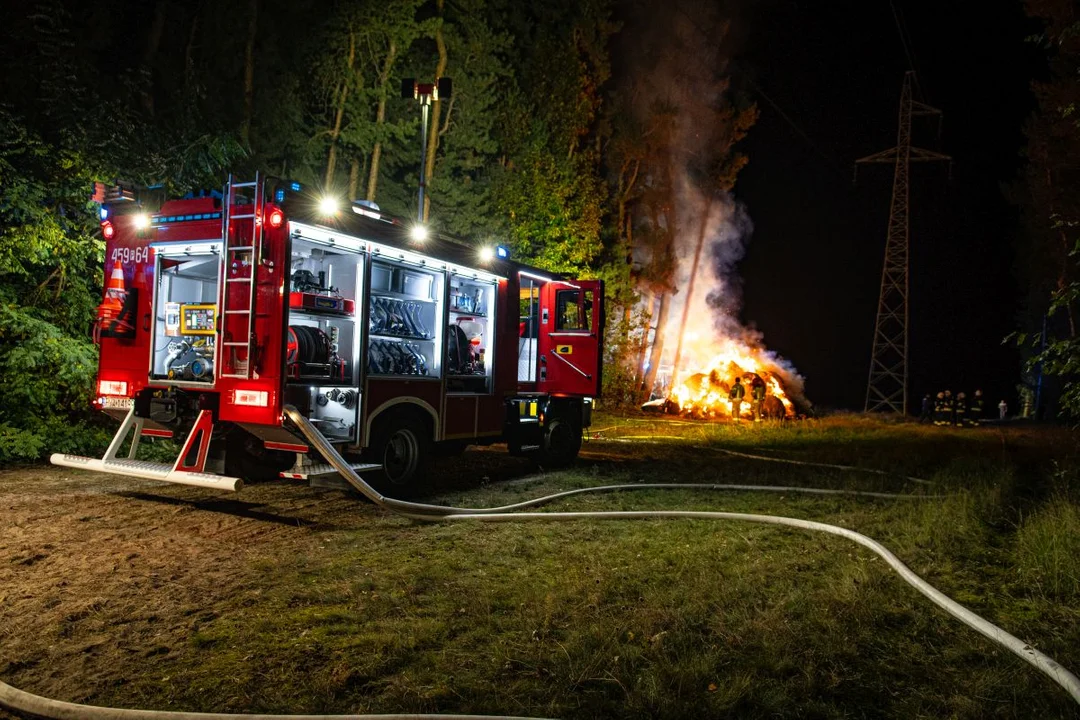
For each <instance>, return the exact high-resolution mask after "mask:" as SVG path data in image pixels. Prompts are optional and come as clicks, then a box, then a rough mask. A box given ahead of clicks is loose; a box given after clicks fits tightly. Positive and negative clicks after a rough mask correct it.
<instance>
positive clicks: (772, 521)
mask: <svg viewBox="0 0 1080 720" xmlns="http://www.w3.org/2000/svg"><path fill="white" fill-rule="evenodd" d="M285 414H286V415H287V416H288V417H289V419H290V420H292V422H293V423H294V424H295V425H296V427H297V428H298V429H299V430H300V431H301V433H302V434H303V435H304V436H305V437H306V438H307V439H308V441H309V442H310V443H311V444H312V446H313V447H314V448H315V449H316V450H318V451H319V453H320V454H322V455H323V457H325V458H326V459H327V460H328V461H329V462H330V464H331V465H333V466H334V468H335V469H337V471H338V472H339V473H340V474H341V476H342V477H343V478H345V480H346V481H348V483H349V484H350V485H351V486H352V487H353V488H355V489H356V490H357V491H358V492H359V493H360V494H362V495H364V496H365V497H366V498H368V499H369V500H371V502H372V503H374V504H375V505H376V506H378V507H380V508H383V509H385V510H388V511H390V512H393V513H395V514H397V515H401V516H403V517H406V518H410V519H412V520H417V521H423V522H446V521H458V520H473V521H477V522H515V521H519V520H539V521H548V522H551V521H566V520H582V519H602V520H640V519H656V518H683V519H697V520H735V521H742V522H754V523H764V524H769V525H781V526H786V527H792V528H797V529H800V530H811V531H816V532H823V533H828V534H830V535H837V536H839V537H843V538H847V539H848V540H851V541H852V542H855V543H857V544H859V545H862V546H863V547H865V548H867V549H868V550H870V551H871V552H873V553H875V554H876V555H877V556H878V557H880V558H881V559H883V560H884V561H885V562H886V563H887V564H888V565H889V567H890V568H892V569H893V570H894V571H895V572H896V573H897V574H898V575H899V576H900V577H901V578H902V579H903V580H904V581H905V582H906V583H908V584H909V585H911V586H912V587H913V588H915V589H916V590H917V591H919V592H920V593H921V594H922V595H923V596H925V597H926V598H928V599H929V600H930V601H931V602H933V603H934V604H935V605H937V606H938V607H940V608H941V609H943V610H945V612H947V613H948V614H949V615H952V616H953V617H954V618H956V619H957V620H959V621H960V622H962V623H964V624H965V625H967V626H968V627H970V628H972V629H974V630H976V631H977V632H979V633H980V634H982V635H983V636H985V637H987V638H989V639H990V640H991V641H993V642H995V643H997V644H998V645H1000V646H1002V647H1004V648H1005V649H1006V650H1008V651H1009V652H1011V653H1013V654H1015V655H1016V656H1018V657H1020V658H1021V659H1023V660H1024V661H1025V662H1027V663H1030V664H1031V665H1033V666H1034V667H1035V668H1036V669H1038V670H1039V672H1041V673H1043V674H1044V675H1046V676H1047V677H1049V678H1050V679H1051V680H1053V681H1054V682H1056V683H1057V684H1058V685H1060V686H1061V687H1062V688H1064V689H1065V691H1066V692H1068V693H1069V695H1070V696H1071V697H1072V698H1073V700H1075V701H1076V702H1077V703H1080V678H1077V677H1076V675H1074V674H1073V673H1071V672H1069V671H1068V670H1067V669H1065V668H1064V667H1062V666H1061V665H1059V664H1058V663H1057V662H1056V661H1055V660H1054V659H1053V658H1051V657H1049V656H1048V655H1046V654H1044V653H1042V652H1040V651H1039V650H1036V649H1035V648H1034V647H1032V646H1031V645H1029V644H1028V643H1025V642H1024V641H1023V640H1020V639H1019V638H1017V637H1016V636H1014V635H1012V634H1010V633H1008V632H1007V631H1005V630H1003V629H1002V628H1000V627H998V626H997V625H994V624H993V623H991V622H990V621H988V620H986V619H985V618H983V617H981V616H979V615H977V614H976V613H974V612H972V611H971V610H968V609H967V608H965V607H964V606H962V605H960V604H959V603H958V602H956V601H955V600H953V599H951V598H950V597H948V596H947V595H945V594H944V593H942V592H941V591H940V590H938V589H937V588H935V587H934V586H933V585H931V584H930V583H928V582H926V581H925V580H923V579H922V578H921V577H920V576H919V575H917V574H916V573H915V572H914V571H912V570H911V568H909V567H908V566H907V565H905V564H904V563H903V562H902V561H901V560H900V559H899V558H897V557H896V556H895V555H894V554H893V553H892V552H890V551H889V550H888V549H887V548H886V547H885V546H883V545H881V544H880V543H878V542H877V541H876V540H873V539H872V538H870V537H867V536H866V535H863V534H861V533H857V532H855V531H853V530H848V529H847V528H843V527H840V526H837V525H829V524H827V523H821V522H816V521H813V520H801V519H798V518H789V517H782V516H776V515H756V514H751V513H734V512H722V511H690V510H648V511H640V510H623V511H596V512H543V513H537V512H520V510H523V509H525V508H533V507H537V506H539V505H543V504H547V503H549V502H552V501H554V500H557V499H561V498H565V497H570V496H573V495H579V494H585V493H590V492H592V493H596V492H615V491H622V490H632V489H690V488H692V489H725V490H755V491H756V490H770V491H780V492H810V493H816V494H858V495H866V496H871V497H899V498H927V497H931V496H926V495H890V494H887V493H871V492H856V491H845V490H826V489H819V488H794V487H784V488H779V487H773V486H756V485H715V484H713V485H702V484H688V483H649V484H638V485H608V486H603V487H595V488H582V489H578V490H569V491H566V492H561V493H555V494H553V495H547V496H544V497H539V498H535V499H532V500H526V501H524V502H520V503H514V504H512V505H505V506H502V507H495V508H455V507H447V506H442V505H428V504H424V503H414V502H409V501H405V500H397V499H394V498H388V497H385V496H383V495H382V494H380V493H379V492H378V491H376V490H375V489H374V488H372V487H371V486H370V485H368V484H367V483H366V482H365V481H364V480H363V479H362V478H361V477H360V476H359V475H357V474H356V472H355V471H353V469H352V468H351V467H350V466H349V463H348V462H347V461H346V460H345V459H344V458H342V457H341V455H340V454H338V452H337V450H335V449H334V447H333V446H332V445H331V444H330V442H329V441H328V440H326V438H324V437H323V436H322V434H321V433H319V431H318V430H317V429H316V428H315V427H314V426H313V425H312V424H311V423H309V422H308V420H307V418H305V417H304V416H303V415H302V414H301V413H300V412H299V411H297V410H296V408H295V407H292V406H286V407H285ZM766 459H768V458H766ZM924 482H925V481H924ZM0 707H4V708H7V709H8V710H12V711H16V712H22V713H26V714H30V715H34V716H37V717H43V718H54V719H55V720H81V719H86V720H230V719H232V718H244V719H245V720H331V719H334V720H361V719H363V720H374V719H382V720H398V719H401V720H405V719H406V718H415V719H417V720H419V719H420V718H423V719H424V720H433V719H435V718H455V720H468V719H469V718H489V719H494V718H500V720H505V718H503V717H502V716H490V715H487V716H478V715H421V714H390V715H386V714H383V715H235V714H227V713H189V712H173V711H156V710H129V709H118V708H105V707H93V706H88V705H77V704H73V703H66V702H62V701H58V700H52V699H49V698H44V697H40V696H37V695H33V694H31V693H27V692H24V691H22V690H18V689H16V688H14V687H11V686H10V685H7V684H5V683H3V682H0Z"/></svg>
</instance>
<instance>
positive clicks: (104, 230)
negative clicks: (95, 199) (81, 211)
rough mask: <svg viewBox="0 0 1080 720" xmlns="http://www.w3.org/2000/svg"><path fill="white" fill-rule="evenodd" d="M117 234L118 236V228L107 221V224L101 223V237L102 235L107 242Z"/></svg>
mask: <svg viewBox="0 0 1080 720" xmlns="http://www.w3.org/2000/svg"><path fill="white" fill-rule="evenodd" d="M115 234H116V228H114V227H113V224H112V223H111V222H109V221H108V220H106V221H105V222H103V223H101V235H102V237H104V238H105V239H106V240H112V239H113V235H115Z"/></svg>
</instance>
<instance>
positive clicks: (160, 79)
mask: <svg viewBox="0 0 1080 720" xmlns="http://www.w3.org/2000/svg"><path fill="white" fill-rule="evenodd" d="M25 10H26V12H24V13H22V14H20V15H18V16H13V17H11V18H8V22H7V23H6V24H5V25H4V26H3V28H0V34H2V37H3V43H2V46H0V63H2V64H3V67H4V77H5V82H4V84H3V86H2V88H0V132H2V136H0V137H2V139H0V381H2V382H3V384H4V387H5V391H4V393H2V394H0V460H4V459H10V458H34V457H39V456H40V455H42V454H43V453H45V452H46V451H54V450H66V449H75V448H76V446H77V444H78V442H80V440H79V439H80V438H83V440H82V441H83V442H86V443H87V444H95V443H98V442H100V438H98V437H96V436H94V432H96V431H92V429H93V428H94V427H96V426H95V425H94V423H95V420H94V418H93V416H92V415H91V414H89V413H88V412H87V411H86V407H87V401H88V399H89V396H90V391H91V385H92V382H93V376H94V371H95V369H96V348H95V346H94V344H93V342H92V339H91V334H90V328H91V326H92V323H93V318H94V312H95V308H96V306H97V304H98V302H99V301H100V297H101V281H102V268H101V265H102V251H103V243H102V241H101V238H100V236H99V231H98V226H97V222H96V217H95V211H96V208H95V206H94V205H93V204H91V203H90V202H89V193H90V186H91V183H92V182H93V181H95V180H111V179H114V178H123V179H126V180H130V181H134V182H138V183H141V184H144V185H160V186H162V187H163V188H164V189H165V191H167V192H170V193H179V192H185V191H188V190H193V189H197V188H208V187H211V188H212V187H220V186H221V184H222V183H223V181H224V179H225V177H226V175H227V174H228V173H230V172H231V173H234V174H237V175H239V176H242V177H245V178H246V177H249V176H250V175H252V174H253V173H254V172H255V171H260V172H263V173H269V174H273V175H278V176H283V177H289V178H292V179H296V180H299V181H301V182H305V183H309V184H313V185H315V186H325V187H326V188H327V189H329V190H331V191H334V192H337V193H339V194H341V195H343V196H344V195H348V196H349V197H351V198H357V199H359V198H364V199H367V200H371V201H374V202H376V203H378V204H379V205H380V206H381V207H382V209H383V210H385V211H388V212H391V213H393V214H397V215H402V216H406V217H415V216H416V214H417V212H418V207H417V187H418V180H419V178H420V176H421V173H422V174H423V175H424V177H425V179H426V181H427V188H428V195H427V203H426V207H425V208H423V211H424V213H425V215H426V217H427V218H428V221H429V222H430V223H431V224H432V225H433V226H435V227H437V228H439V229H441V230H442V231H444V232H449V233H452V234H456V235H458V236H461V237H463V238H469V239H471V240H472V241H474V242H477V243H481V242H483V243H487V242H490V240H491V239H493V238H498V239H499V240H501V241H503V242H508V243H509V244H510V245H511V246H512V247H513V248H514V251H515V254H516V257H518V258H520V259H523V260H526V261H529V262H532V263H534V264H536V265H539V266H541V267H544V268H547V269H550V270H553V271H559V272H567V273H572V274H575V275H580V276H591V277H603V278H605V279H606V280H607V281H608V286H609V295H610V298H611V301H610V303H611V305H610V307H611V309H613V310H615V312H610V311H609V313H608V314H609V317H611V318H612V319H613V320H615V322H613V323H612V327H613V328H615V329H614V330H613V332H612V333H611V334H610V335H609V342H610V344H611V353H612V356H611V357H612V358H613V359H615V362H614V363H613V364H610V365H609V366H610V367H614V368H623V367H625V368H629V369H630V370H631V371H632V368H633V366H634V365H635V364H639V363H637V356H638V353H639V348H638V347H637V346H635V345H633V342H634V341H633V340H629V341H628V340H627V338H628V336H629V335H631V334H632V333H630V329H631V327H640V326H641V325H642V324H643V319H642V317H639V313H638V308H639V298H640V292H642V291H644V292H646V293H650V294H656V293H662V292H664V291H665V289H667V288H668V287H669V285H670V263H671V247H670V242H669V241H668V240H666V239H665V238H668V236H670V234H671V232H673V230H674V227H675V225H674V224H669V223H668V222H667V221H666V220H665V213H666V212H668V210H667V209H666V208H667V207H668V204H669V202H670V197H669V195H670V192H671V182H672V165H671V162H672V161H671V158H670V157H669V155H670V154H671V152H672V151H673V145H672V142H671V137H672V131H671V129H670V128H671V127H674V124H675V123H676V122H677V121H678V120H679V114H680V113H683V112H685V108H683V107H679V106H675V105H664V104H663V103H656V102H652V101H650V100H648V99H647V98H646V99H645V100H642V96H640V94H639V95H638V96H637V99H636V100H635V99H632V98H631V97H630V95H628V94H626V93H625V92H623V89H622V88H624V87H626V86H627V85H622V87H620V89H619V90H616V87H617V86H618V85H620V84H618V83H615V82H613V80H612V73H613V69H612V68H613V58H614V57H615V55H616V49H615V44H616V41H617V39H618V38H619V33H620V28H621V24H620V22H621V21H619V20H617V19H616V18H615V15H614V13H615V6H614V3H613V0H555V1H554V2H546V3H539V4H537V3H510V2H509V0H455V1H454V2H445V1H444V0H389V2H374V1H373V0H331V1H330V2H324V1H322V0H290V1H289V2H285V1H284V0H227V1H226V2H223V3H208V2H199V3H171V2H168V1H167V0H154V2H141V1H140V2H136V1H135V0H121V1H120V2H119V3H116V2H114V3H106V4H100V3H98V4H94V3H75V2H73V1H72V0H31V2H29V3H28V4H27V5H26V7H25ZM405 77H415V78H416V79H417V80H418V81H420V82H434V81H435V80H436V79H437V78H438V77H450V78H452V80H453V83H454V92H453V95H452V96H451V97H449V98H440V99H439V100H438V101H437V102H436V103H433V105H432V108H431V114H432V121H431V133H430V137H429V143H428V147H427V150H428V153H427V162H426V163H424V165H423V167H422V166H421V161H420V156H421V153H420V146H419V145H420V105H419V103H417V102H416V101H415V100H413V99H406V98H403V97H401V94H400V92H399V89H400V81H401V79H402V78H405ZM718 79H719V78H718V76H713V75H710V76H709V82H710V83H714V85H713V86H712V87H713V90H715V91H716V92H714V93H713V94H711V95H709V97H708V100H707V104H709V105H710V107H709V110H708V114H707V118H708V122H709V123H711V124H713V125H715V127H712V128H711V129H710V135H709V137H708V138H705V139H704V140H703V142H705V143H708V144H709V145H710V146H711V147H714V148H715V149H716V151H715V152H711V153H709V154H708V156H709V158H710V162H711V164H709V165H708V167H705V166H703V167H701V168H699V170H700V171H701V172H703V173H704V174H705V175H707V176H709V177H711V178H712V180H711V181H710V184H711V185H712V186H714V187H716V188H717V189H723V188H726V187H730V180H728V179H725V178H731V177H733V174H734V172H737V170H738V166H739V165H740V163H741V162H742V161H741V160H740V159H739V158H738V156H737V154H735V153H734V152H733V151H732V145H733V143H734V142H736V141H737V140H738V138H739V137H741V135H742V134H743V133H744V132H745V129H746V127H748V125H749V124H751V123H752V118H751V117H750V116H748V115H746V114H745V112H747V109H746V108H741V109H738V110H736V109H735V105H733V104H732V102H731V101H730V100H729V99H727V97H726V96H727V93H726V92H725V90H726V88H724V87H720V86H717V85H715V81H717V80H718ZM642 103H644V107H645V110H646V111H645V112H644V113H642V112H641V110H642V107H643V105H642ZM699 119H700V118H695V120H694V121H697V120H699ZM682 120H683V122H684V123H685V122H686V118H683V119H682ZM680 152H681V151H680ZM666 194H667V195H666ZM643 258H644V259H643ZM632 374H633V373H632V372H630V375H632ZM616 376H617V373H612V377H613V378H615V377H616ZM618 382H622V383H624V384H625V383H627V382H631V379H629V377H623V378H622V379H620V380H618ZM618 382H617V383H616V384H618ZM73 424H77V425H79V426H80V427H81V428H82V429H81V430H80V431H79V432H69V429H70V428H71V427H72V425H73ZM102 427H104V426H102Z"/></svg>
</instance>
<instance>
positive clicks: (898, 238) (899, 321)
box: [855, 71, 952, 415]
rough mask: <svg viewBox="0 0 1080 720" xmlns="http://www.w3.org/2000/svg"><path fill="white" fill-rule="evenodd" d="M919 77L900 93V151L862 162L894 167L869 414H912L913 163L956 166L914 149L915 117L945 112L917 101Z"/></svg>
mask: <svg viewBox="0 0 1080 720" xmlns="http://www.w3.org/2000/svg"><path fill="white" fill-rule="evenodd" d="M914 75H915V73H914V72H911V71H908V72H907V73H906V74H905V75H904V85H903V88H902V89H901V91H900V117H899V123H898V124H899V127H898V130H897V133H896V146H895V147H891V148H889V149H888V150H882V151H881V152H879V153H875V154H873V155H867V156H866V157H864V158H859V159H858V160H856V161H855V162H856V170H857V169H858V165H860V164H865V163H891V164H892V165H893V166H894V168H895V169H894V171H893V188H892V203H891V206H890V210H889V229H888V232H887V233H886V235H885V264H884V266H883V267H882V270H881V294H880V295H879V296H878V307H877V322H876V323H875V326H874V346H873V350H872V351H871V353H870V379H869V381H868V382H867V385H866V406H865V408H864V409H865V410H866V411H867V412H869V411H878V410H884V411H888V412H898V413H902V414H905V415H906V414H907V379H908V287H909V286H908V272H909V261H908V237H909V230H908V217H909V209H910V204H909V201H910V193H909V190H908V174H909V170H910V166H911V163H913V162H934V161H941V160H952V158H950V157H949V156H948V155H942V154H941V153H936V152H933V151H931V150H923V149H922V148H917V147H912V146H911V118H912V116H913V115H937V116H940V115H941V111H940V110H938V109H936V108H932V107H930V106H929V105H926V104H924V103H921V102H919V101H917V100H912V98H911V81H912V78H913V76H914Z"/></svg>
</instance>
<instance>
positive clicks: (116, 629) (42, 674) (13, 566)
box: [0, 450, 533, 718]
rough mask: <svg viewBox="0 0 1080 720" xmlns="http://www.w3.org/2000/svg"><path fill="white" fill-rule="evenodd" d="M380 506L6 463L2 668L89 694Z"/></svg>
mask: <svg viewBox="0 0 1080 720" xmlns="http://www.w3.org/2000/svg"><path fill="white" fill-rule="evenodd" d="M444 468H446V469H450V470H452V472H449V473H443V474H442V478H443V480H442V481H441V482H440V487H439V488H438V489H439V490H448V489H453V488H454V487H455V486H458V487H465V486H470V485H471V486H474V487H475V486H476V485H477V484H478V482H479V481H482V480H483V479H484V478H487V479H490V480H493V481H494V480H506V479H510V478H513V477H521V476H524V475H527V474H529V473H530V472H532V471H533V466H532V465H531V464H530V463H528V462H527V461H524V460H521V459H518V458H511V457H509V456H507V455H506V454H505V452H499V451H498V450H473V451H469V452H468V453H466V456H465V457H463V458H461V459H456V460H452V461H448V462H447V464H446V465H444ZM453 470H456V472H455V471H453ZM375 514H376V511H375V509H374V508H373V507H372V506H371V505H370V504H369V503H367V502H366V501H365V500H363V499H362V498H359V497H357V496H353V495H349V494H347V493H345V492H341V491H334V490H321V489H312V488H309V487H307V486H306V485H303V484H299V483H294V482H288V481H281V482H275V483H267V484H260V485H249V486H247V487H245V488H244V490H243V492H242V493H241V494H240V495H238V496H232V497H230V496H223V495H220V494H217V493H213V492H212V491H206V490H203V489H200V488H189V487H184V486H180V485H168V484H164V483H156V482H150V481H144V480H139V479H135V478H126V477H122V476H115V475H102V474H98V473H89V472H82V471H77V470H72V469H69V468H59V467H29V468H24V469H8V470H0V678H3V679H4V680H5V681H6V682H9V683H11V684H13V685H14V686H16V687H19V688H21V689H24V690H27V691H30V692H35V693H38V694H42V695H45V696H49V697H55V698H59V699H64V700H69V701H73V702H80V701H82V700H85V699H86V698H89V697H91V696H93V695H94V694H96V693H97V692H98V691H100V690H103V689H106V688H108V687H110V686H113V685H115V684H117V683H118V682H120V681H122V680H123V678H124V675H123V673H124V668H125V667H127V668H130V667H133V666H138V663H139V662H140V659H141V658H144V657H151V656H155V655H168V654H170V653H173V652H174V651H177V650H175V649H178V648H180V647H181V646H182V645H183V643H185V642H186V641H187V639H188V638H190V637H191V635H192V634H193V633H195V632H197V631H198V630H199V628H200V627H201V626H202V625H204V624H206V623H209V622H211V621H212V620H214V619H215V618H216V617H217V616H218V610H219V609H220V608H216V607H215V602H217V600H215V599H221V598H228V599H229V600H228V601H229V603H230V604H232V603H238V604H241V605H242V604H244V603H245V602H246V603H248V604H254V603H255V602H257V598H258V595H259V594H260V592H261V591H260V589H259V578H258V577H257V576H256V575H254V574H253V573H254V572H257V568H258V566H259V564H260V561H261V562H273V561H274V558H275V557H283V556H286V555H288V554H290V553H293V552H304V551H306V550H309V549H311V547H312V546H313V545H314V546H317V545H318V544H319V536H320V534H321V533H322V532H326V531H332V530H340V529H348V528H349V527H352V526H356V525H358V524H360V523H363V522H371V521H372V520H373V518H374V516H375ZM0 717H3V718H6V717H9V716H7V715H5V714H4V713H3V711H0Z"/></svg>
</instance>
